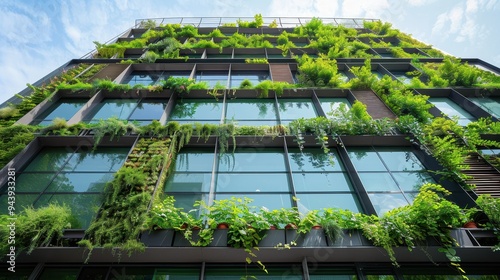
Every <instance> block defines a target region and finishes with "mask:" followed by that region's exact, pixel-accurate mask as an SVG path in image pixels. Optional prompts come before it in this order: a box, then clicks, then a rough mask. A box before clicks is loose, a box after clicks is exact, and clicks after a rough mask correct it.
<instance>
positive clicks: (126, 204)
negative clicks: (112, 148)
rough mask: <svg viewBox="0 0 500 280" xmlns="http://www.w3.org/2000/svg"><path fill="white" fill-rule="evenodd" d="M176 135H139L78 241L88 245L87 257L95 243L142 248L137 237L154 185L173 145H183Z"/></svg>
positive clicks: (161, 179)
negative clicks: (172, 136)
mask: <svg viewBox="0 0 500 280" xmlns="http://www.w3.org/2000/svg"><path fill="white" fill-rule="evenodd" d="M175 137H177V136H174V138H172V139H170V138H167V139H155V138H149V139H147V138H141V139H140V140H139V142H138V143H137V145H136V146H135V147H134V149H133V150H132V152H131V154H130V155H129V156H128V158H127V160H126V162H125V165H124V166H123V167H122V168H120V169H119V170H118V172H117V173H116V174H115V176H114V178H113V180H112V181H111V182H109V183H108V184H107V185H106V187H105V189H104V202H103V204H102V206H101V208H100V211H99V213H98V215H97V217H96V218H95V219H94V220H93V221H92V223H91V224H90V226H89V228H88V229H87V230H86V232H85V233H86V234H85V238H84V239H83V240H81V241H80V242H79V244H80V245H81V246H85V247H87V248H88V249H89V254H88V256H87V260H89V258H90V256H91V253H92V250H93V248H94V247H104V248H113V252H115V250H114V249H115V248H119V249H123V250H125V251H128V253H129V255H130V254H132V252H133V251H136V250H139V251H140V250H143V249H144V245H143V244H142V243H140V242H139V241H137V237H138V236H139V234H140V232H141V228H142V223H143V222H144V220H145V219H146V213H147V211H148V207H149V205H150V203H151V201H152V199H153V196H154V195H155V188H156V186H157V185H158V184H160V185H161V184H162V183H163V182H164V180H165V178H166V176H167V174H166V173H168V172H169V165H170V162H171V160H172V157H175V151H176V145H182V144H180V143H179V142H177V141H176V140H174V139H175ZM162 170H165V171H163V174H162ZM160 175H162V176H160ZM156 193H159V192H156ZM156 195H158V194H156ZM118 254H119V255H120V254H121V251H118Z"/></svg>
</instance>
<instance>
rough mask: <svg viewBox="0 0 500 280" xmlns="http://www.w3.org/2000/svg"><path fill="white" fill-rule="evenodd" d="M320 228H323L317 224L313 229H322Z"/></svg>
mask: <svg viewBox="0 0 500 280" xmlns="http://www.w3.org/2000/svg"><path fill="white" fill-rule="evenodd" d="M320 228H322V227H321V226H320V225H315V226H313V227H312V229H320Z"/></svg>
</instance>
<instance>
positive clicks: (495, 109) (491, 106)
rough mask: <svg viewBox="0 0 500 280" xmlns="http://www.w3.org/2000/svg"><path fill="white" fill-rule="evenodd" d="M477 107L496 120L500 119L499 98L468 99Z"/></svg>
mask: <svg viewBox="0 0 500 280" xmlns="http://www.w3.org/2000/svg"><path fill="white" fill-rule="evenodd" d="M469 99H470V100H471V101H472V102H474V103H475V104H476V105H477V106H479V107H481V108H483V109H484V110H485V111H486V112H488V113H490V114H491V115H492V116H494V117H496V118H500V97H469Z"/></svg>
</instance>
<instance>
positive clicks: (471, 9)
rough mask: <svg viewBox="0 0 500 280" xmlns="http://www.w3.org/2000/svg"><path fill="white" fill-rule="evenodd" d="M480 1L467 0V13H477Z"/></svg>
mask: <svg viewBox="0 0 500 280" xmlns="http://www.w3.org/2000/svg"><path fill="white" fill-rule="evenodd" d="M478 2H479V1H478V0H467V2H466V3H465V6H466V8H465V11H466V13H475V12H477V8H478V5H479V3H478Z"/></svg>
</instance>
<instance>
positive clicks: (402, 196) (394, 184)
mask: <svg viewBox="0 0 500 280" xmlns="http://www.w3.org/2000/svg"><path fill="white" fill-rule="evenodd" d="M347 151H348V153H349V158H350V159H351V161H352V163H353V164H354V167H355V168H356V171H357V172H358V174H359V177H360V179H361V182H362V183H363V187H364V188H365V190H366V191H367V192H368V196H369V197H370V201H371V203H372V204H373V206H374V207H375V210H376V211H377V213H378V214H379V215H382V214H383V213H385V212H387V211H389V210H391V209H393V208H396V207H399V206H403V205H407V204H409V203H411V202H412V201H413V199H414V198H415V196H416V195H417V194H418V191H419V189H420V187H421V186H422V185H423V184H425V183H427V182H430V183H435V181H434V180H433V179H432V177H431V176H430V175H429V174H428V173H427V171H426V170H425V167H424V166H423V165H422V163H421V162H420V160H419V159H418V158H417V157H416V156H415V154H413V152H411V150H410V149H407V148H394V147H375V148H374V147H349V148H347Z"/></svg>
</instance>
